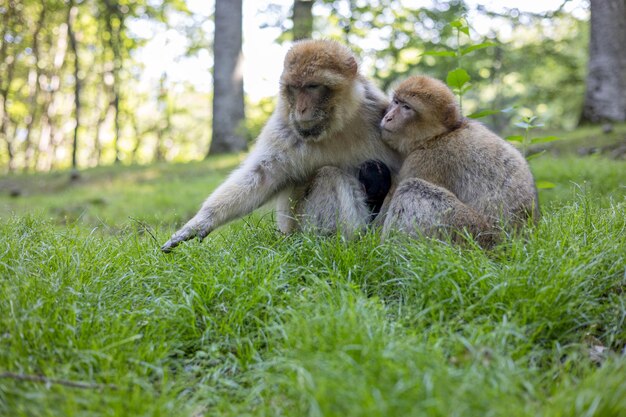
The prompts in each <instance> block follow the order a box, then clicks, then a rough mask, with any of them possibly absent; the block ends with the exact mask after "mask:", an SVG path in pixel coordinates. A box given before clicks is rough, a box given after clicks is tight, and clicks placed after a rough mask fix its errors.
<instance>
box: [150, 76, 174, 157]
mask: <svg viewBox="0 0 626 417" xmlns="http://www.w3.org/2000/svg"><path fill="white" fill-rule="evenodd" d="M166 78H167V75H166V74H165V73H163V74H162V75H161V79H160V80H159V97H158V103H159V110H160V113H161V114H162V115H163V117H162V119H161V121H160V122H159V124H158V125H157V129H156V137H157V142H156V146H155V148H154V160H155V161H157V162H161V161H164V160H165V150H164V149H163V147H164V146H163V142H164V141H165V138H166V137H167V136H169V135H170V132H171V129H172V109H171V106H170V103H169V97H168V94H167V89H166V88H165V81H166Z"/></svg>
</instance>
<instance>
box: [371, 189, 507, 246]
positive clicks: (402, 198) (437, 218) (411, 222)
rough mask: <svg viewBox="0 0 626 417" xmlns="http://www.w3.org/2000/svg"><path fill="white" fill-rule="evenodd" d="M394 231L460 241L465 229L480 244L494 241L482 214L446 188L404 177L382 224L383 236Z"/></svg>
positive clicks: (490, 244) (487, 222)
mask: <svg viewBox="0 0 626 417" xmlns="http://www.w3.org/2000/svg"><path fill="white" fill-rule="evenodd" d="M394 230H400V231H403V232H405V233H407V234H409V235H410V236H413V237H422V236H428V237H433V238H437V239H446V238H450V239H451V240H452V241H454V242H462V241H463V240H464V236H463V233H464V232H467V233H469V234H470V235H471V236H473V237H474V238H475V239H476V240H477V241H478V243H479V244H480V245H481V246H483V247H490V246H492V245H493V244H494V242H495V236H494V233H493V232H492V230H491V226H490V224H489V221H488V219H487V218H486V217H485V216H483V215H481V214H479V213H478V212H476V211H475V210H473V209H472V208H471V207H469V206H467V205H465V204H463V203H462V202H461V201H459V199H458V198H456V196H455V195H454V194H452V193H451V192H450V191H448V190H446V189H445V188H443V187H439V186H437V185H434V184H431V183H429V182H428V181H424V180H422V179H419V178H407V179H405V180H403V181H402V182H401V183H400V185H399V186H398V188H397V189H396V190H395V192H394V197H393V198H392V199H391V201H390V205H389V207H388V210H387V213H386V218H385V222H384V225H383V231H382V235H383V238H384V237H387V236H389V235H390V234H391V233H392V232H393V231H394Z"/></svg>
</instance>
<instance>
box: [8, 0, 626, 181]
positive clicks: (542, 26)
mask: <svg viewBox="0 0 626 417" xmlns="http://www.w3.org/2000/svg"><path fill="white" fill-rule="evenodd" d="M1 1H2V3H0V42H1V43H0V144H1V148H0V171H1V172H28V171H49V170H55V169H66V168H70V167H72V168H74V169H75V170H77V169H83V168H87V167H93V166H99V165H109V164H114V163H124V164H144V163H150V162H153V161H189V160H197V159H202V158H204V157H205V156H207V155H208V154H209V153H223V152H231V151H239V150H243V149H245V148H246V147H247V145H248V144H249V143H250V142H251V141H252V140H253V139H254V138H255V137H256V135H257V134H258V132H259V130H260V128H261V127H262V126H263V124H264V123H265V121H266V119H267V117H268V116H269V114H270V113H271V111H272V110H273V108H274V105H275V98H274V95H275V94H276V92H277V91H278V85H277V81H276V80H277V78H278V75H279V72H280V65H281V64H282V54H283V53H284V51H285V50H286V48H287V47H288V46H289V45H290V43H291V42H292V41H293V40H294V39H299V38H307V37H314V38H320V37H326V38H333V39H338V40H341V41H343V42H345V43H347V44H348V45H350V47H351V48H353V49H354V50H355V52H356V53H357V54H358V55H359V56H360V57H361V60H362V69H361V72H362V73H363V74H365V75H367V76H369V77H372V78H374V79H375V80H376V82H377V83H378V84H379V85H380V86H381V87H382V88H384V89H385V90H389V89H390V88H391V87H392V86H393V83H394V82H395V81H396V80H398V79H400V78H403V77H405V76H406V75H408V74H410V73H424V74H428V75H431V76H435V77H438V78H440V79H444V80H445V79H446V77H447V74H449V72H450V71H451V70H454V69H455V68H462V69H463V70H464V71H465V72H466V73H467V75H468V76H469V82H465V83H464V85H463V86H462V91H461V93H462V95H463V111H464V113H465V114H471V113H475V112H480V111H484V110H490V111H487V112H483V114H484V115H485V116H484V117H483V118H482V119H481V120H482V121H483V122H484V123H486V124H487V125H489V126H490V127H491V128H492V129H494V130H495V131H497V132H499V133H501V134H507V133H508V132H509V131H510V130H511V129H512V126H513V123H515V122H516V121H517V120H519V119H520V118H521V117H530V116H533V115H535V116H538V117H539V118H540V120H541V122H542V123H543V124H544V125H545V128H546V129H554V130H563V129H573V128H575V127H576V126H578V125H579V124H580V123H604V124H606V123H607V122H613V121H623V120H625V119H626V48H624V45H626V0H592V1H591V2H589V1H583V0H564V1H556V2H553V3H554V7H552V8H550V9H549V10H543V11H541V12H534V11H532V10H519V9H515V8H506V7H501V6H499V7H494V6H490V5H488V4H487V3H486V4H479V3H478V2H476V1H462V0H453V1H438V0H426V1H411V0H374V1H365V0H334V1H333V0H315V1H306V0H296V1H293V0H289V1H271V0H256V1H254V3H253V5H251V4H250V3H248V2H251V1H252V0H246V2H243V1H242V0H216V1H215V2H207V4H208V5H205V6H204V7H202V8H198V7H197V4H195V3H197V2H193V1H192V2H185V1H183V0H136V1H135V0H1ZM492 3H495V2H492ZM492 3H489V4H492ZM194 5H195V6H194ZM192 6H194V7H192ZM203 10H204V11H203ZM207 10H208V11H207ZM243 10H254V12H253V13H254V14H255V15H254V21H255V22H256V28H255V29H254V32H250V31H248V32H244V31H243V26H242V24H243V23H242V22H243V20H244V14H243V13H242V11H243ZM459 19H461V20H459ZM455 22H456V25H455ZM459 22H461V23H459ZM242 33H244V36H242ZM261 33H269V34H271V36H272V41H271V42H270V43H262V42H260V39H265V38H262V37H260V36H258V34H261ZM590 34H591V36H590ZM157 39H160V40H161V41H160V42H161V43H159V44H156V46H155V42H156V40H157ZM242 45H251V47H252V48H254V50H255V51H257V52H258V51H261V52H262V51H265V50H267V51H268V53H267V55H266V56H267V57H266V58H264V59H260V60H258V58H257V60H258V61H257V62H250V57H247V56H246V54H243V55H242ZM244 50H245V48H244ZM276 51H278V54H277V52H276ZM261 56H263V55H261ZM148 57H149V58H148ZM242 57H243V60H244V61H243V62H246V64H245V66H243V67H242V65H244V64H243V63H242ZM172 58H173V60H174V61H177V62H178V63H179V64H180V65H179V66H178V67H177V68H178V70H172V69H171V68H172V67H171V66H169V67H168V66H167V65H163V61H165V60H170V59H172ZM266 61H270V62H269V63H270V64H271V63H273V64H274V66H273V67H271V68H273V69H271V70H267V69H265V68H270V67H268V66H267V64H268V62H266ZM274 61H276V62H274ZM159 62H160V65H159V64H158V63H159ZM242 68H245V70H243V69H242ZM266 71H267V73H264V72H266ZM181 72H182V73H187V77H185V76H184V74H183V76H181ZM197 73H201V74H206V77H202V80H200V78H201V77H200V76H198V77H196V79H195V80H194V79H193V74H197ZM244 73H245V74H246V76H248V75H249V74H248V73H250V74H251V73H254V75H255V76H256V77H257V78H255V79H254V80H256V79H259V77H260V79H262V78H263V77H266V78H268V77H269V78H271V77H274V78H273V79H272V85H273V90H272V89H267V88H266V89H265V90H264V89H261V88H259V87H260V84H262V82H260V81H259V82H257V81H253V82H250V83H248V82H247V83H246V84H245V85H244V83H243V79H244V77H243V74H244ZM259 73H260V74H259ZM147 74H152V75H151V76H148V75H147ZM155 74H156V75H155ZM211 74H213V76H212V77H211ZM207 80H208V82H206V81H207ZM244 87H245V89H244ZM502 110H505V111H502ZM607 129H610V127H607Z"/></svg>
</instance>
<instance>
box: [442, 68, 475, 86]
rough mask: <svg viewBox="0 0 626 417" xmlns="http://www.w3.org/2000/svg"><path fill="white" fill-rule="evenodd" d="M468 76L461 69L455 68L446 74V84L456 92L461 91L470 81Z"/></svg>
mask: <svg viewBox="0 0 626 417" xmlns="http://www.w3.org/2000/svg"><path fill="white" fill-rule="evenodd" d="M470 79H471V78H470V76H469V74H468V73H467V71H465V70H464V69H463V68H457V69H455V70H452V71H450V72H449V73H448V76H447V77H446V83H447V84H448V85H449V86H450V87H452V88H456V89H457V90H461V88H463V86H464V85H465V84H466V83H467V82H468V81H469V80H470Z"/></svg>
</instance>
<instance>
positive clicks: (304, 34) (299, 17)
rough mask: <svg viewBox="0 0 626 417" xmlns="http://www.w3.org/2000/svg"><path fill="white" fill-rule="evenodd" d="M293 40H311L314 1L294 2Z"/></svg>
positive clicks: (300, 0) (299, 0) (301, 0)
mask: <svg viewBox="0 0 626 417" xmlns="http://www.w3.org/2000/svg"><path fill="white" fill-rule="evenodd" d="M292 20H293V40H294V41H297V40H300V39H309V38H310V37H311V35H312V34H313V0H295V1H294V2H293V16H292Z"/></svg>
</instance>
